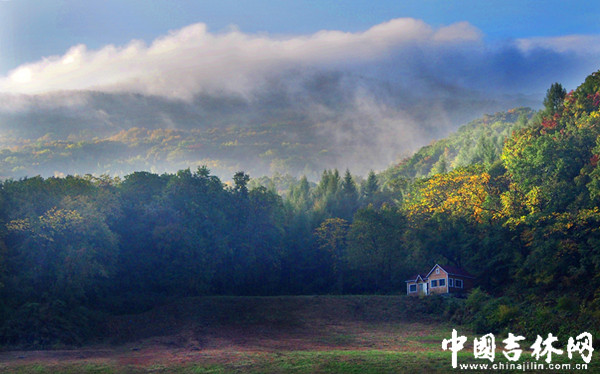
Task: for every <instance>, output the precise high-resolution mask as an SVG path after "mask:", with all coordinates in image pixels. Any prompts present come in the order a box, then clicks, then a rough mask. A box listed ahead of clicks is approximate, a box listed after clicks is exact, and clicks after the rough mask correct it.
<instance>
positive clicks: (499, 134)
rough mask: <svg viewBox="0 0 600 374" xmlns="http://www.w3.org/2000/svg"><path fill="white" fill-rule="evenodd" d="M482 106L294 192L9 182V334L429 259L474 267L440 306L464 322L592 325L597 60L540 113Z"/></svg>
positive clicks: (544, 329) (87, 328)
mask: <svg viewBox="0 0 600 374" xmlns="http://www.w3.org/2000/svg"><path fill="white" fill-rule="evenodd" d="M486 118H487V119H486ZM486 118H484V119H483V120H481V121H477V122H474V123H472V124H470V125H469V126H466V127H465V128H464V129H462V130H461V131H460V132H459V133H457V134H455V135H453V136H452V137H450V138H448V139H446V140H443V141H440V142H438V143H440V144H439V145H438V143H435V144H434V145H433V146H431V147H429V148H425V149H423V150H421V151H420V152H419V153H417V156H415V157H414V158H413V159H411V160H414V161H411V160H409V161H407V162H406V163H404V164H403V165H404V166H403V165H400V166H397V167H395V168H394V169H396V170H399V171H397V172H395V173H392V172H386V173H384V174H382V175H379V176H377V175H376V174H375V173H373V172H371V173H369V175H368V176H367V177H366V178H364V180H362V179H360V178H358V177H354V176H352V175H351V174H350V171H346V172H344V173H341V174H340V173H339V172H338V171H337V170H325V171H324V172H323V173H322V175H321V178H320V180H319V182H318V183H317V184H316V185H311V183H309V181H308V180H307V179H306V178H301V179H299V180H294V179H293V178H287V179H286V178H279V179H278V181H277V182H278V183H279V184H280V186H281V185H284V184H285V185H288V186H289V188H288V190H287V192H286V193H285V198H283V197H281V196H280V195H279V194H278V193H276V192H275V191H274V188H265V187H261V186H259V183H250V177H249V176H248V175H247V174H246V173H244V172H237V173H235V174H233V183H231V184H230V185H226V184H224V183H223V182H222V181H221V180H220V179H219V178H218V177H216V176H214V175H212V174H211V172H210V171H209V169H208V168H206V167H201V168H198V169H197V170H189V169H184V170H181V171H179V172H177V173H174V174H162V175H158V174H153V173H148V172H136V173H132V174H128V175H127V176H125V177H124V178H122V179H118V178H114V179H113V178H108V177H101V178H97V177H92V176H87V177H65V178H46V179H45V178H42V177H34V178H25V179H21V180H6V181H4V182H2V184H1V187H2V188H1V190H0V193H1V195H0V204H1V205H0V223H1V224H0V239H1V241H0V243H1V245H0V248H1V250H2V251H1V260H0V261H1V262H0V265H1V267H0V276H1V278H0V280H1V285H2V288H1V289H0V313H1V316H0V321H2V322H1V323H2V326H0V340H1V341H2V342H3V343H4V344H9V345H15V344H18V345H23V346H49V345H51V344H54V343H58V342H62V343H70V344H74V343H81V342H83V341H85V340H86V339H89V338H90V337H92V336H95V335H96V334H98V333H99V331H97V330H95V328H96V327H97V326H101V324H100V323H99V322H101V321H102V320H103V318H104V316H106V315H109V314H122V313H136V312H141V311H144V310H147V309H149V308H151V307H152V306H155V305H157V304H160V303H162V302H165V301H167V300H169V299H171V298H178V297H187V296H194V295H276V294H315V293H316V294H328V293H336V294H343V293H400V294H402V293H404V292H405V283H404V281H405V279H406V278H407V277H408V276H410V275H412V274H413V273H414V272H418V271H422V270H423V269H428V268H430V267H431V266H432V265H433V264H434V263H440V264H451V265H456V266H460V267H464V268H465V269H467V270H468V271H469V272H471V273H472V274H474V275H475V276H476V277H477V279H476V282H477V284H478V286H479V289H477V290H476V291H474V292H473V293H472V294H471V295H470V296H469V298H468V299H467V300H466V301H457V302H448V303H445V304H444V305H445V310H444V313H445V314H444V315H445V316H446V317H447V318H448V319H450V320H452V321H454V322H456V323H465V324H470V325H471V326H473V327H474V328H475V330H476V331H481V332H486V333H487V332H490V331H501V330H507V329H510V331H511V332H513V333H523V334H526V335H531V334H532V333H539V334H547V333H548V332H549V331H551V332H552V333H553V334H555V333H558V334H566V333H572V332H577V333H579V332H581V331H583V330H588V331H591V332H592V333H594V335H597V333H598V331H600V325H599V324H598V323H599V322H598V321H600V294H599V293H598V290H599V289H600V279H599V278H598V276H597V274H599V273H600V232H599V231H598V227H600V226H599V224H600V209H599V208H598V204H599V202H600V166H599V165H598V160H599V159H600V140H599V139H600V72H597V73H594V74H592V75H590V76H589V77H587V78H586V80H585V82H584V83H583V84H582V85H581V86H579V87H578V88H577V89H576V90H574V91H572V92H569V93H567V92H566V91H565V90H564V89H563V88H562V86H561V85H560V84H555V85H553V86H552V87H551V88H550V89H549V90H548V94H547V97H546V101H545V109H544V110H542V111H541V112H539V113H537V114H535V115H534V114H533V113H532V112H531V111H529V110H527V109H518V110H515V111H512V112H509V113H508V114H505V115H501V114H496V115H494V116H489V117H486ZM513 129H514V131H512V133H511V130H513ZM504 136H508V138H507V139H506V141H503V140H502V139H503V138H504ZM479 144H481V146H480V145H479ZM440 150H443V153H439V151H440ZM428 152H430V153H428ZM425 154H428V155H430V156H431V157H432V160H433V159H435V161H433V162H431V163H428V161H427V160H425V158H426V157H422V156H425ZM419 155H421V156H419ZM436 155H437V156H436ZM498 156H499V157H498ZM444 158H445V159H446V161H443V160H444ZM442 161H443V162H446V163H447V166H445V167H443V168H442V167H438V166H436V167H433V166H434V164H438V165H439V164H441V163H442ZM406 165H409V166H406ZM410 165H412V166H410ZM429 165H431V166H429ZM448 170H449V171H448ZM419 176H423V178H419ZM262 182H263V183H265V184H269V183H270V181H268V180H263V181H262ZM271 182H272V181H271ZM274 184H275V182H273V183H272V185H274Z"/></svg>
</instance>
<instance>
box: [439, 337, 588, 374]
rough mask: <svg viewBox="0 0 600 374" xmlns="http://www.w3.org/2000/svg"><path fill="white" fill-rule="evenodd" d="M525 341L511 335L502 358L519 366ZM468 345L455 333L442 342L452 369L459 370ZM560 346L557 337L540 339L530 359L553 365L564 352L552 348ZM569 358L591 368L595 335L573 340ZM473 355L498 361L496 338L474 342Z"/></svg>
mask: <svg viewBox="0 0 600 374" xmlns="http://www.w3.org/2000/svg"><path fill="white" fill-rule="evenodd" d="M523 340H525V337H524V336H520V335H518V336H516V335H514V334H512V333H509V334H508V337H507V338H506V339H504V340H503V341H502V343H504V350H503V351H502V354H503V355H504V357H506V359H507V360H508V361H512V362H516V361H518V360H519V358H520V357H521V354H522V353H523V350H522V349H520V347H521V345H520V344H519V342H521V341H523ZM466 342H467V337H466V336H459V335H458V332H457V331H456V329H453V330H452V337H451V338H450V339H444V340H443V341H442V349H443V350H444V351H446V350H449V351H451V352H452V367H453V368H456V367H457V366H458V352H460V351H461V350H463V349H464V347H465V343H466ZM556 342H558V337H556V336H553V335H552V334H548V337H547V338H546V339H544V338H542V337H541V336H539V335H537V337H536V339H535V342H534V343H533V344H532V345H531V346H530V347H529V348H530V349H531V351H532V352H531V356H532V357H534V358H535V359H536V361H539V360H540V358H544V359H545V361H546V362H547V363H551V362H552V357H553V355H562V354H564V350H562V349H558V348H556V347H555V346H554V345H553V344H554V343H556ZM566 350H567V356H568V357H569V359H572V358H573V353H578V354H579V355H580V356H581V359H582V360H583V361H584V362H585V363H586V364H589V363H590V361H591V360H592V353H593V352H594V347H593V346H592V334H590V333H589V332H583V333H581V334H579V335H578V336H577V337H575V338H573V337H570V338H569V340H568V342H567V349H566ZM473 355H474V357H475V358H476V359H483V360H489V361H490V362H494V360H495V358H496V338H495V336H494V335H493V334H486V335H484V336H482V337H481V338H475V339H474V340H473Z"/></svg>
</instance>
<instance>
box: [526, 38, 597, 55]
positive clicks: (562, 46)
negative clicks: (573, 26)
mask: <svg viewBox="0 0 600 374" xmlns="http://www.w3.org/2000/svg"><path fill="white" fill-rule="evenodd" d="M516 43H517V46H518V47H519V48H520V49H521V50H522V51H525V52H529V51H532V50H535V49H548V50H553V51H555V52H559V53H567V52H574V53H579V54H599V53H600V35H564V36H556V37H537V38H526V39H517V40H516Z"/></svg>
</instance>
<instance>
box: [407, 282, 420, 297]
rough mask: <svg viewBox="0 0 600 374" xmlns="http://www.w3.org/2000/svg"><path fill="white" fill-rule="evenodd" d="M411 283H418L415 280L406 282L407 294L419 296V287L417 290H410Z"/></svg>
mask: <svg viewBox="0 0 600 374" xmlns="http://www.w3.org/2000/svg"><path fill="white" fill-rule="evenodd" d="M411 285H415V286H416V285H417V284H416V283H415V282H410V283H406V294H407V295H408V296H417V295H418V294H419V292H418V291H419V288H418V287H417V292H409V290H410V286H411Z"/></svg>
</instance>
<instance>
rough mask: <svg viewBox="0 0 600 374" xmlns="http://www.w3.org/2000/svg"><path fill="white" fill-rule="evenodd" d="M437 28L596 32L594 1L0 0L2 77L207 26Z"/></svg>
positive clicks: (518, 33)
mask: <svg viewBox="0 0 600 374" xmlns="http://www.w3.org/2000/svg"><path fill="white" fill-rule="evenodd" d="M404 17H409V18H415V19H419V20H422V21H424V22H425V23H427V24H429V25H431V26H433V27H440V26H445V25H450V24H453V23H457V22H463V21H466V22H468V23H469V24H471V25H473V26H474V27H476V28H477V29H479V30H481V32H482V34H483V36H484V38H485V40H486V41H488V42H499V41H500V42H501V41H507V40H514V39H520V38H533V37H557V36H564V35H598V34H600V22H598V19H600V2H598V1H594V0H587V1H577V0H570V1H564V0H560V1H557V0H544V1H539V0H533V1H532V0H499V1H493V0H492V1H485V0H408V1H406V0H403V1H398V0H392V1H387V0H382V1H357V0H344V1H340V0H338V1H335V0H303V1H293V0H292V1H271V0H238V1H233V0H202V1H189V0H162V1H161V0H128V1H122V0H86V1H81V0H1V1H0V73H1V74H6V73H7V72H8V71H9V70H11V69H14V68H16V67H17V66H19V65H21V64H23V63H26V62H33V61H37V60H39V59H41V58H43V57H47V56H53V55H62V54H64V53H65V52H66V51H67V50H68V49H69V48H70V47H72V46H74V45H78V44H85V45H86V46H87V47H88V48H89V49H98V48H102V47H103V46H105V45H107V44H114V45H117V46H118V45H125V44H127V43H129V42H130V41H131V40H134V39H136V40H143V41H145V42H146V43H150V42H152V40H154V39H155V38H157V37H160V36H163V35H166V34H167V33H168V32H169V31H170V30H176V29H180V28H182V27H185V26H188V25H190V24H194V23H199V22H202V23H205V24H206V25H207V27H208V29H209V30H210V31H211V32H215V33H219V32H223V31H226V30H228V29H229V28H231V27H237V28H239V29H240V30H241V31H242V32H245V33H266V34H269V35H305V34H312V33H315V32H317V31H319V30H341V31H346V32H358V31H364V30H366V29H368V28H370V27H372V26H374V25H377V24H380V23H383V22H386V21H389V20H391V19H395V18H404Z"/></svg>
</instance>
